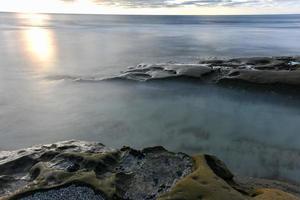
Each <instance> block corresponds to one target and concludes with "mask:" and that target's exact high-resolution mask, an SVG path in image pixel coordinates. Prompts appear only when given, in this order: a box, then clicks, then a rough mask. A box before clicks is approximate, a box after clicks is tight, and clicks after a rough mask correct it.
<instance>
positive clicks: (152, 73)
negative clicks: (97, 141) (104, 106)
mask: <svg viewBox="0 0 300 200" xmlns="http://www.w3.org/2000/svg"><path fill="white" fill-rule="evenodd" d="M118 78H122V79H129V80H137V81H150V80H157V79H170V78H172V79H174V78H190V79H197V80H200V81H203V82H205V83H232V82H233V83H235V82H247V83H252V84H258V85H273V84H282V85H293V86H295V85H296V86H300V57H254V58H237V59H229V60H203V61H200V62H199V64H170V63H164V64H141V65H138V66H136V67H134V68H130V69H129V70H127V71H125V72H123V73H122V74H121V75H120V76H119V77H118Z"/></svg>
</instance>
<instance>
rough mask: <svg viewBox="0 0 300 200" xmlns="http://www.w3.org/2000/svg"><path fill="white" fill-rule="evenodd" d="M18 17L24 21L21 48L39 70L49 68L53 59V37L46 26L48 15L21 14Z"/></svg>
mask: <svg viewBox="0 0 300 200" xmlns="http://www.w3.org/2000/svg"><path fill="white" fill-rule="evenodd" d="M18 18H19V19H21V20H23V21H24V24H25V26H26V27H25V29H24V30H23V31H22V38H23V48H24V50H25V51H26V55H27V57H28V58H29V60H30V61H31V62H32V63H34V64H35V66H36V67H37V68H38V69H39V70H41V69H42V70H46V69H49V68H50V67H51V65H52V63H53V62H54V61H55V53H56V49H55V39H54V34H53V32H52V31H51V30H49V29H47V28H45V26H47V23H48V20H49V18H50V16H49V15H43V14H21V15H19V16H18Z"/></svg>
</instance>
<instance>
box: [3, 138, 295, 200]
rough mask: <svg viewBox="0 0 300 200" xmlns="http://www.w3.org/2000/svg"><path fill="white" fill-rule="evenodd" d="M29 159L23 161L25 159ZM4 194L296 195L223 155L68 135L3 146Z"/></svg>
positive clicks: (25, 199)
mask: <svg viewBox="0 0 300 200" xmlns="http://www.w3.org/2000/svg"><path fill="white" fill-rule="evenodd" d="M21 161H22V162H24V165H23V164H22V162H21ZM0 168H1V169H2V170H1V171H0V183H1V184H0V199H22V200H35V199H42V200H43V199H55V200H60V199H79V200H80V199H95V200H96V199H99V200H107V199H128V200H131V199H132V200H135V199H136V200H145V199H148V200H154V199H161V200H164V199H188V200H193V199H207V200H210V199H220V200H221V199H222V200H226V199H230V200H234V199H237V200H239V199H246V200H247V199H274V200H276V199H283V198H284V197H286V198H287V199H297V197H296V196H294V195H293V194H288V193H286V192H284V191H281V190H278V189H272V188H257V187H253V185H251V187H247V185H246V184H239V183H237V182H236V181H235V180H234V175H233V174H232V173H231V172H230V171H229V170H228V169H227V168H226V166H225V164H224V163H223V162H222V161H220V160H219V159H218V158H216V157H214V156H210V155H198V156H193V157H190V156H188V155H186V154H183V153H172V152H169V151H167V150H166V149H164V148H163V147H151V148H145V149H143V150H141V151H139V150H135V149H132V148H130V147H124V148H122V149H120V150H115V149H110V148H107V147H105V146H104V145H103V144H101V143H93V142H83V141H65V142H59V143H55V144H50V145H39V146H34V147H31V148H28V149H22V150H18V151H11V152H7V151H2V152H0Z"/></svg>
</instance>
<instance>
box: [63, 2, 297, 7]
mask: <svg viewBox="0 0 300 200" xmlns="http://www.w3.org/2000/svg"><path fill="white" fill-rule="evenodd" d="M63 1H76V0H63ZM92 1H93V2H94V3H96V4H100V5H115V6H122V7H132V8H134V7H180V6H191V5H192V6H200V7H201V6H202V7H203V6H227V7H241V6H259V7H260V6H263V7H266V6H271V7H272V6H286V5H289V6H293V5H294V6H300V1H299V0H92Z"/></svg>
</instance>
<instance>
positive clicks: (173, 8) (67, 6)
mask: <svg viewBox="0 0 300 200" xmlns="http://www.w3.org/2000/svg"><path fill="white" fill-rule="evenodd" d="M0 11H4V12H29V13H36V12H38V13H80V14H152V15H155V14H158V15H163V14H166V15H236V14H300V0H0Z"/></svg>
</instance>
